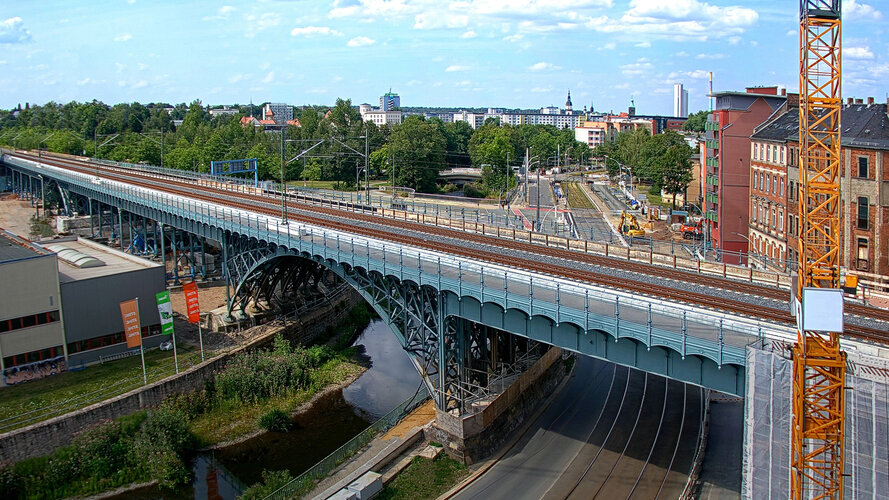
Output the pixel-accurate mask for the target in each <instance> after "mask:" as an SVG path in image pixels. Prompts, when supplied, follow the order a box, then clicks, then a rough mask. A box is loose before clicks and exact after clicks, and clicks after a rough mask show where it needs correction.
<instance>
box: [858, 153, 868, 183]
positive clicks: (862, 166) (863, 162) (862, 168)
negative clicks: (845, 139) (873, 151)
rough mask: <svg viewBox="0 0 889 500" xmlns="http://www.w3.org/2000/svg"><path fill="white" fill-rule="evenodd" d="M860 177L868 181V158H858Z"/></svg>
mask: <svg viewBox="0 0 889 500" xmlns="http://www.w3.org/2000/svg"><path fill="white" fill-rule="evenodd" d="M858 177H861V178H863V179H867V177H868V176H867V156H859V157H858Z"/></svg>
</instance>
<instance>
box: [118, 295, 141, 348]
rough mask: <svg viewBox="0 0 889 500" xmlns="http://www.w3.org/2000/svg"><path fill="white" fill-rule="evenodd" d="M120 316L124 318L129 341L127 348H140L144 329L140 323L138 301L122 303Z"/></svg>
mask: <svg viewBox="0 0 889 500" xmlns="http://www.w3.org/2000/svg"><path fill="white" fill-rule="evenodd" d="M120 315H121V317H122V318H123V331H124V336H125V337H126V339H127V347H139V346H140V345H142V327H141V324H140V323H139V302H138V300H136V299H133V300H127V301H125V302H121V303H120Z"/></svg>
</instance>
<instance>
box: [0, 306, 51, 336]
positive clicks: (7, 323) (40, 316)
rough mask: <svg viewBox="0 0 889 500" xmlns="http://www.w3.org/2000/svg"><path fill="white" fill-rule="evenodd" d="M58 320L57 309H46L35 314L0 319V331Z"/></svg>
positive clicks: (9, 330)
mask: <svg viewBox="0 0 889 500" xmlns="http://www.w3.org/2000/svg"><path fill="white" fill-rule="evenodd" d="M56 321H59V311H58V310H56V311H47V312H42V313H37V314H29V315H27V316H22V317H20V318H10V319H4V320H0V333H4V332H11V331H15V330H19V329H21V328H28V327H31V326H37V325H45V324H47V323H55V322H56Z"/></svg>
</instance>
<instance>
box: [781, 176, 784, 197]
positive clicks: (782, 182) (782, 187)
mask: <svg viewBox="0 0 889 500" xmlns="http://www.w3.org/2000/svg"><path fill="white" fill-rule="evenodd" d="M781 196H784V178H783V177H782V178H781Z"/></svg>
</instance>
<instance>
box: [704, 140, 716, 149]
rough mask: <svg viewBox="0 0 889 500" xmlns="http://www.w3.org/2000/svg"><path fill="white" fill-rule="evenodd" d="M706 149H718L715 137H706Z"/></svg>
mask: <svg viewBox="0 0 889 500" xmlns="http://www.w3.org/2000/svg"><path fill="white" fill-rule="evenodd" d="M706 145H707V149H719V141H718V140H716V139H707V142H706Z"/></svg>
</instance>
